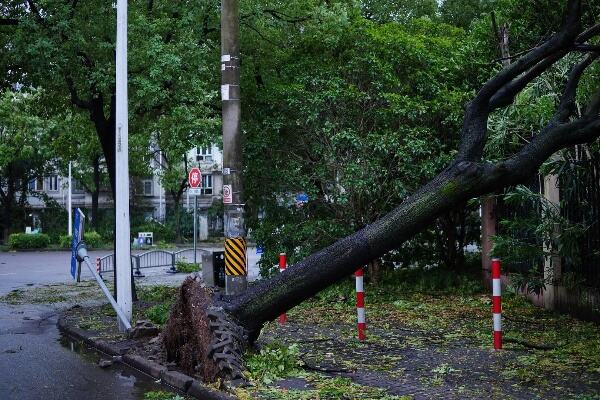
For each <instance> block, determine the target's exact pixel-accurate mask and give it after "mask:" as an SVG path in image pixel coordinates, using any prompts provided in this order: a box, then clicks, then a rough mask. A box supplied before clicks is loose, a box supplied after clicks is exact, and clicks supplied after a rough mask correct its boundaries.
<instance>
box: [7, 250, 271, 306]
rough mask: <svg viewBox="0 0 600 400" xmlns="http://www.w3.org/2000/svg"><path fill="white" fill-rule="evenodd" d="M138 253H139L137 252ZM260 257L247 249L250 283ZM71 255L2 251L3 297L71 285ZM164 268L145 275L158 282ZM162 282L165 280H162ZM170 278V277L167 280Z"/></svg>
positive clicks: (94, 254)
mask: <svg viewBox="0 0 600 400" xmlns="http://www.w3.org/2000/svg"><path fill="white" fill-rule="evenodd" d="M202 248H203V249H206V250H211V251H212V250H222V247H221V248H219V247H202ZM134 253H138V252H134ZM107 254H110V251H109V250H100V251H90V252H89V255H90V259H92V260H94V259H96V257H102V256H105V255H107ZM259 259H260V256H259V255H257V254H256V248H254V247H249V248H248V265H249V266H250V268H249V276H248V278H249V279H250V280H254V279H256V277H257V276H258V268H257V267H256V263H257V261H258V260H259ZM70 263H71V252H69V251H47V252H0V296H4V295H5V294H7V293H8V292H10V291H11V290H14V289H18V288H21V287H23V286H26V285H29V286H31V284H33V285H40V284H47V283H58V282H72V281H73V278H72V277H71V273H70V265H71V264H70ZM165 270H166V268H165V267H162V268H152V269H147V270H146V269H145V270H143V273H144V274H145V275H146V276H147V278H141V279H151V277H154V279H157V278H156V277H157V276H160V275H165ZM81 278H82V279H83V280H87V279H93V277H92V275H91V274H90V272H89V271H88V270H87V268H85V267H83V268H82V273H81ZM161 279H162V278H161ZM164 279H168V278H164Z"/></svg>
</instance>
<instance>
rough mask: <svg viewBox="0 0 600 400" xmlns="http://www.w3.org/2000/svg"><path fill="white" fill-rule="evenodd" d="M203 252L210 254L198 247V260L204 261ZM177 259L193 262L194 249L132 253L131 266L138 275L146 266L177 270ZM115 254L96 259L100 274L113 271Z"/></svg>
mask: <svg viewBox="0 0 600 400" xmlns="http://www.w3.org/2000/svg"><path fill="white" fill-rule="evenodd" d="M202 254H210V252H209V251H207V250H201V249H196V262H198V263H201V262H202ZM177 261H184V262H193V261H194V249H182V250H177V251H167V250H150V251H147V252H144V253H141V254H132V255H131V268H132V269H133V270H134V271H136V275H138V276H139V275H140V272H139V271H140V270H141V269H144V268H159V267H169V269H170V270H171V271H175V265H176V264H177ZM114 265H115V255H114V254H108V255H106V256H104V257H99V258H98V259H97V260H96V268H97V269H98V271H97V272H98V273H99V274H100V275H102V274H104V273H107V272H113V271H114V269H115V267H114Z"/></svg>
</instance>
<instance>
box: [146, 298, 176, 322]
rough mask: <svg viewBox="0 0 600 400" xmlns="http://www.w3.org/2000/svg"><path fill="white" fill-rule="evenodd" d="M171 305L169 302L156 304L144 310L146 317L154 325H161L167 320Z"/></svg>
mask: <svg viewBox="0 0 600 400" xmlns="http://www.w3.org/2000/svg"><path fill="white" fill-rule="evenodd" d="M171 305H172V303H171V302H166V303H160V304H156V305H154V306H152V307H150V308H148V309H147V310H146V312H145V314H146V317H148V318H149V319H150V321H152V322H154V323H155V324H158V325H163V324H164V323H165V322H167V318H169V312H170V311H171Z"/></svg>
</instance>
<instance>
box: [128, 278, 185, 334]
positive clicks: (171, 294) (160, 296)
mask: <svg viewBox="0 0 600 400" xmlns="http://www.w3.org/2000/svg"><path fill="white" fill-rule="evenodd" d="M178 289H179V288H177V287H173V286H166V285H154V286H141V287H139V288H138V298H139V299H140V300H141V301H145V302H149V303H151V304H153V305H152V306H151V307H149V308H147V309H146V310H144V315H145V318H149V319H150V320H151V321H152V322H154V323H155V324H158V325H163V324H164V323H165V322H166V320H167V318H168V317H169V312H170V311H171V306H172V305H173V303H174V301H175V299H176V297H177V292H178Z"/></svg>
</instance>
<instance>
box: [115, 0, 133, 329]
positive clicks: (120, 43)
mask: <svg viewBox="0 0 600 400" xmlns="http://www.w3.org/2000/svg"><path fill="white" fill-rule="evenodd" d="M116 72H117V77H116V96H117V103H116V132H115V134H116V135H117V136H116V149H115V151H116V188H115V189H116V190H115V197H116V198H115V208H116V218H115V224H116V235H115V262H116V267H117V271H116V272H117V282H116V284H117V302H118V304H119V306H120V307H121V310H123V313H124V314H125V316H126V317H127V320H128V321H131V316H132V295H131V293H132V290H131V275H132V272H131V248H130V244H129V237H130V232H129V229H130V228H129V131H128V121H127V118H128V113H127V0H118V1H117V60H116ZM119 328H120V329H121V330H125V326H124V324H122V323H119Z"/></svg>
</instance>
